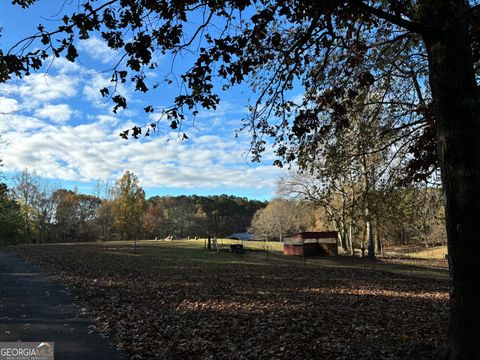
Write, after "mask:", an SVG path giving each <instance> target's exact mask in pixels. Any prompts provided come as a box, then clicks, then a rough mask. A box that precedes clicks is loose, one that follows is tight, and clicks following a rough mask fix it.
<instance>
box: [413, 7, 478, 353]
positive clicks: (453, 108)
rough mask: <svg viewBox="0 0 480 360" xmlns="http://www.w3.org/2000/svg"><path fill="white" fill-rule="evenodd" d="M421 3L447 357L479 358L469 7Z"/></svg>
mask: <svg viewBox="0 0 480 360" xmlns="http://www.w3.org/2000/svg"><path fill="white" fill-rule="evenodd" d="M421 5H422V6H423V13H424V14H425V15H424V18H423V22H424V23H427V24H430V25H432V26H435V27H436V28H437V29H438V31H432V32H431V33H430V34H426V35H424V40H425V45H426V47H427V52H428V61H429V72H430V74H429V76H430V86H431V90H432V95H433V99H434V111H435V118H436V124H437V143H438V145H437V146H438V154H439V161H440V166H441V169H442V182H443V186H444V189H445V193H446V219H447V234H448V252H449V267H450V277H451V290H450V323H449V329H448V343H447V349H446V350H447V352H446V358H447V359H449V360H454V359H455V360H459V359H462V360H463V359H480V346H479V343H480V259H479V258H478V257H479V254H480V222H479V216H480V101H479V98H478V90H477V84H476V80H475V73H474V67H473V60H472V54H471V46H470V44H471V43H470V39H469V33H468V27H467V24H466V19H465V16H462V14H465V12H466V11H467V10H466V9H465V4H464V2H463V1H458V0H456V1H451V0H449V1H447V0H435V1H433V0H424V1H421ZM452 19H453V20H452ZM440 29H442V30H440Z"/></svg>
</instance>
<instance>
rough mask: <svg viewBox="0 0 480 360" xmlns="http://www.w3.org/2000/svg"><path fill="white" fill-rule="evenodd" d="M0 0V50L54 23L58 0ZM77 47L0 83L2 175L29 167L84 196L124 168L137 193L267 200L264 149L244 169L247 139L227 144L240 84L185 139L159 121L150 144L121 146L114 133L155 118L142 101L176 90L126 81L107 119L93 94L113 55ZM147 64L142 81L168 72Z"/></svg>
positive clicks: (240, 108)
mask: <svg viewBox="0 0 480 360" xmlns="http://www.w3.org/2000/svg"><path fill="white" fill-rule="evenodd" d="M9 3H10V2H2V4H1V5H0V26H1V27H3V32H2V37H1V38H0V48H2V49H3V50H4V51H5V50H7V49H9V48H10V46H11V44H13V43H15V42H16V41H18V40H19V39H21V38H22V37H23V36H26V35H30V34H32V33H34V32H35V28H36V25H37V24H38V23H43V24H45V25H46V26H47V27H48V26H52V27H53V26H55V25H56V24H58V23H57V22H55V21H52V19H55V18H58V17H61V16H56V14H57V13H58V11H59V10H60V6H61V5H60V4H61V3H63V1H40V2H39V4H38V5H36V6H34V7H33V8H31V9H28V10H22V9H21V8H19V7H13V6H11V5H10V4H9ZM67 3H68V2H67ZM71 3H76V2H75V1H74V2H71ZM78 49H79V53H80V58H79V60H78V61H77V62H76V63H70V62H69V61H67V60H65V59H63V58H60V59H55V60H54V61H50V62H48V65H49V67H48V72H46V70H47V67H45V69H44V71H42V72H39V73H35V74H32V75H31V76H29V77H26V78H24V79H21V80H14V81H10V82H8V83H5V84H0V113H1V114H0V135H1V136H2V140H3V144H2V145H0V158H1V159H3V163H4V166H3V170H2V171H3V173H4V174H5V175H6V177H7V179H8V177H10V176H11V175H12V174H13V173H14V172H16V171H20V170H22V169H24V168H29V169H35V170H36V171H37V172H38V173H39V174H41V175H42V176H44V177H46V178H50V179H52V181H54V182H55V183H59V184H61V186H63V187H67V188H73V187H77V188H78V190H79V191H80V192H86V193H88V192H91V191H92V189H93V187H94V184H95V182H96V181H97V180H110V181H112V180H115V179H118V178H119V177H120V176H121V174H122V173H123V172H124V171H125V170H131V171H133V172H134V173H135V174H136V175H137V176H138V177H139V179H140V183H141V185H142V186H143V187H144V189H145V190H146V192H147V196H153V195H180V194H199V195H209V194H222V193H226V194H233V195H238V196H246V197H249V198H257V199H269V198H271V197H272V196H273V195H274V191H275V185H276V181H277V179H278V177H279V176H280V175H281V174H282V173H283V171H282V170H281V169H278V168H277V167H274V166H273V165H271V164H272V162H273V160H274V156H273V154H272V151H271V150H270V149H267V151H266V153H265V155H264V158H263V163H260V164H252V163H251V162H249V158H248V149H249V142H250V135H249V134H248V133H244V134H240V136H239V137H238V138H235V130H236V129H238V128H239V127H240V120H241V119H242V117H244V116H245V114H246V112H245V106H246V105H247V104H248V99H249V98H252V99H253V96H254V95H253V94H252V93H251V92H250V90H249V89H248V88H246V87H237V88H234V89H233V90H231V91H229V92H228V93H224V94H223V95H222V102H221V104H220V106H219V108H218V109H217V111H211V112H203V113H200V114H199V116H198V117H197V118H196V120H195V123H194V124H192V123H191V122H186V123H185V126H184V129H183V130H184V131H186V132H187V134H188V136H189V137H190V139H189V140H187V141H183V142H182V141H180V140H179V134H178V133H177V132H175V131H172V130H171V129H169V128H168V126H166V124H164V125H165V126H163V127H161V130H160V131H159V132H158V133H157V134H155V135H154V136H152V137H150V138H147V139H142V140H129V141H125V140H122V139H121V138H120V137H119V136H118V134H119V132H120V131H122V130H125V129H127V128H129V127H131V126H133V125H134V124H140V125H143V124H146V123H149V122H151V121H152V120H157V119H158V115H157V114H155V113H154V114H150V115H147V114H145V112H144V111H143V108H144V107H145V106H146V105H149V104H151V103H153V104H154V105H155V106H157V107H162V106H168V105H169V104H170V101H171V99H172V98H173V96H175V95H176V94H178V89H177V88H176V87H175V86H174V85H172V86H170V87H163V88H162V87H160V88H159V89H157V90H155V91H152V92H150V93H148V94H147V95H145V94H138V93H136V92H134V91H133V90H132V88H131V87H130V85H128V84H127V85H125V86H123V87H122V88H121V89H120V91H121V93H122V95H125V96H126V97H127V99H128V101H129V107H128V109H127V110H126V111H120V112H119V113H118V114H117V115H115V114H113V113H112V111H111V109H112V103H110V102H108V101H106V100H105V99H104V98H102V97H101V95H100V92H99V89H100V88H102V87H104V86H108V85H110V82H109V79H110V73H109V72H108V69H109V68H111V67H112V65H113V64H115V62H116V60H117V59H118V58H119V54H118V53H115V52H113V51H112V50H110V49H108V48H107V47H106V46H105V45H104V43H103V42H102V41H101V40H100V39H99V38H98V37H91V38H90V39H88V40H85V41H82V42H81V43H79V44H78ZM156 61H157V62H158V63H159V65H160V66H159V68H158V70H157V71H156V73H152V74H150V79H152V80H155V79H159V78H160V77H161V76H162V74H164V73H166V72H168V71H169V70H170V61H169V60H168V59H167V58H164V57H157V58H156ZM187 64H188V58H187V59H183V62H179V63H178V62H177V66H178V68H179V69H181V68H182V67H184V66H186V65H187Z"/></svg>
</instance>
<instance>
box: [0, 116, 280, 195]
mask: <svg viewBox="0 0 480 360" xmlns="http://www.w3.org/2000/svg"><path fill="white" fill-rule="evenodd" d="M12 116H13V117H14V118H16V116H15V115H12ZM99 118H100V120H101V121H96V122H93V123H90V124H81V125H76V126H70V125H67V124H62V125H57V126H52V125H49V124H47V123H43V122H41V121H40V120H38V119H35V118H30V117H22V118H19V119H16V121H17V122H19V121H23V122H24V123H26V124H31V126H30V127H29V126H25V127H24V129H22V130H21V131H18V129H17V130H14V129H12V128H10V131H9V133H7V134H10V135H12V136H11V139H12V140H11V141H10V143H9V146H8V147H6V148H5V149H3V151H2V153H3V159H4V163H5V169H6V170H7V171H16V170H21V169H23V168H25V167H28V168H36V169H39V170H40V171H41V172H42V173H44V174H48V176H49V177H52V178H58V179H63V180H74V181H92V180H96V179H99V178H112V177H113V176H118V174H120V173H122V172H123V171H124V170H125V169H130V170H132V171H133V172H134V173H135V174H137V175H138V176H139V178H140V181H141V184H142V186H144V187H150V188H151V187H157V188H158V187H163V188H185V189H193V190H195V189H211V190H215V189H220V188H222V189H239V188H242V189H269V190H268V191H273V188H274V186H275V181H276V178H277V177H278V175H279V174H280V173H281V170H280V169H276V168H274V167H272V166H270V165H260V166H253V165H249V164H248V163H247V162H246V160H245V159H244V158H243V157H241V156H240V155H239V154H242V153H244V152H245V150H246V147H248V143H246V142H240V141H239V140H238V139H237V140H235V139H233V138H223V137H218V136H215V135H208V134H206V135H203V136H202V135H200V136H197V137H196V138H195V140H194V141H186V142H180V141H179V140H178V138H177V134H176V133H172V134H170V135H167V136H161V137H160V136H159V137H153V138H152V139H150V140H146V141H143V140H142V141H140V140H128V141H125V140H122V139H121V138H119V136H118V133H115V134H112V132H111V127H110V126H111V123H110V122H111V121H112V120H113V119H111V118H110V117H108V116H102V117H99ZM102 119H103V120H105V121H102ZM32 127H36V128H37V130H36V131H35V132H34V133H32V132H31V131H30V129H31V128H32ZM13 134H14V135H13Z"/></svg>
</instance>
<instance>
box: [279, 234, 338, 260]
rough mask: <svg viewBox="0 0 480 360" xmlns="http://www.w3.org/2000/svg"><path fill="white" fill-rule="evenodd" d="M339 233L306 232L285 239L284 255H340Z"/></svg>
mask: <svg viewBox="0 0 480 360" xmlns="http://www.w3.org/2000/svg"><path fill="white" fill-rule="evenodd" d="M337 239H338V232H337V231H318V232H312V231H304V232H301V233H297V234H292V235H288V236H285V237H284V238H283V255H299V256H312V255H320V254H321V255H327V256H336V255H338V247H337Z"/></svg>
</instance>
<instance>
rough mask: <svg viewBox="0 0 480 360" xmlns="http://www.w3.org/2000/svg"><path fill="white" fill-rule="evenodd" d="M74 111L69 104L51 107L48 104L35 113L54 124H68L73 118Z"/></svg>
mask: <svg viewBox="0 0 480 360" xmlns="http://www.w3.org/2000/svg"><path fill="white" fill-rule="evenodd" d="M72 113H73V111H72V109H71V108H70V106H69V105H68V104H58V105H50V104H47V105H45V106H44V107H43V108H41V109H39V110H37V111H35V115H36V116H38V117H40V118H42V119H48V120H51V121H54V122H66V121H68V120H70V118H71V116H72Z"/></svg>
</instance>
